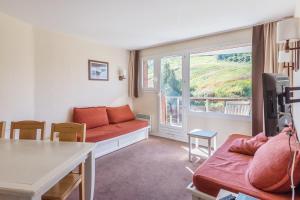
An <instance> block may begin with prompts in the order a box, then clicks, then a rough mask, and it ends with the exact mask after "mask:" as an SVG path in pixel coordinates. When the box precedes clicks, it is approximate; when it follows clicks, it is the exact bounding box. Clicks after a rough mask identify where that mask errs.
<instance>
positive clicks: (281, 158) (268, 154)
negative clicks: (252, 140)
mask: <svg viewBox="0 0 300 200" xmlns="http://www.w3.org/2000/svg"><path fill="white" fill-rule="evenodd" d="M291 144H292V150H295V148H296V139H295V137H292V138H291ZM290 159H291V153H290V149H289V136H288V135H286V134H284V133H280V134H279V135H277V136H275V137H273V138H271V139H269V141H268V142H267V143H266V144H264V145H263V146H262V147H261V148H259V149H258V150H257V152H256V153H255V155H254V157H253V160H252V162H251V163H250V165H249V168H248V172H247V177H248V180H249V182H250V183H251V184H252V185H253V186H254V187H256V188H258V189H260V190H263V191H266V192H275V193H276V192H289V191H290V190H291V181H290V178H289V175H288V165H289V161H290ZM299 182H300V154H299V153H298V155H297V157H296V163H295V173H294V183H295V185H296V186H297V185H298V184H299Z"/></svg>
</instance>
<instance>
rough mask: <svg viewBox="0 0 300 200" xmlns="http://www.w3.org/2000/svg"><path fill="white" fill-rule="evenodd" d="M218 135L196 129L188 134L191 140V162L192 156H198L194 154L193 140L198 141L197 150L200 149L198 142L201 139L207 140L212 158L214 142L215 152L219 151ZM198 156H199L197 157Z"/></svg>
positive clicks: (214, 132)
mask: <svg viewBox="0 0 300 200" xmlns="http://www.w3.org/2000/svg"><path fill="white" fill-rule="evenodd" d="M217 135H218V133H217V132H216V131H206V130H201V129H194V130H192V131H190V132H189V133H188V139H189V160H190V161H192V155H196V154H193V153H192V148H193V147H192V138H195V139H196V148H198V140H199V139H205V140H207V142H208V146H207V148H208V156H209V157H210V156H211V155H212V152H211V143H212V140H213V150H214V151H215V150H216V149H217ZM196 156H197V155H196Z"/></svg>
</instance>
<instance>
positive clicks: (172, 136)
mask: <svg viewBox="0 0 300 200" xmlns="http://www.w3.org/2000/svg"><path fill="white" fill-rule="evenodd" d="M150 135H153V136H157V137H163V138H167V139H171V140H176V141H180V142H185V143H187V142H188V138H187V136H186V137H185V136H179V135H177V134H170V133H163V132H159V133H157V132H152V133H150Z"/></svg>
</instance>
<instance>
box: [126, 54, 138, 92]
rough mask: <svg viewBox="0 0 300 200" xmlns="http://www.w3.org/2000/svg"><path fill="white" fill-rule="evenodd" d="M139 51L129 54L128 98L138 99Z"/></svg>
mask: <svg viewBox="0 0 300 200" xmlns="http://www.w3.org/2000/svg"><path fill="white" fill-rule="evenodd" d="M138 76H139V51H130V52H129V63H128V96H129V97H135V98H137V97H139V94H138V93H139V89H138V88H139V86H138V85H139V82H138Z"/></svg>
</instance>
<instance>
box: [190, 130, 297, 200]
mask: <svg viewBox="0 0 300 200" xmlns="http://www.w3.org/2000/svg"><path fill="white" fill-rule="evenodd" d="M237 138H248V139H249V137H248V136H244V135H238V134H234V135H231V136H230V137H229V138H228V140H227V141H226V142H225V143H224V144H223V145H222V146H221V147H220V148H219V149H218V150H217V151H216V152H215V153H214V154H213V155H212V156H211V157H210V158H209V159H207V160H206V161H205V162H204V163H203V164H202V165H200V166H199V167H198V169H196V171H195V173H194V176H193V184H194V185H195V187H196V188H197V190H199V191H201V192H203V193H206V194H209V195H211V196H217V194H218V193H219V190H220V189H226V190H229V191H232V192H236V193H238V192H242V193H245V194H248V195H251V196H253V197H256V198H259V199H270V200H271V199H272V200H290V199H291V194H290V193H282V194H275V193H269V192H264V191H262V190H259V189H257V188H255V187H254V186H252V185H251V184H250V182H249V181H248V179H247V178H246V171H247V169H248V166H249V162H251V160H252V158H253V157H252V156H248V155H244V154H239V153H234V152H230V151H229V148H230V145H231V143H232V141H233V140H235V139H237ZM261 148H263V147H261ZM295 199H296V200H300V191H299V188H297V193H296V198H295Z"/></svg>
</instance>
